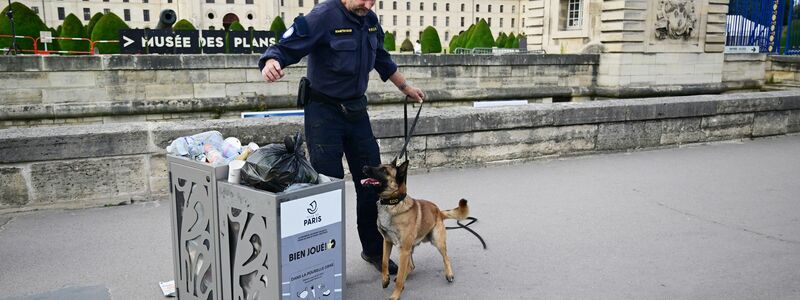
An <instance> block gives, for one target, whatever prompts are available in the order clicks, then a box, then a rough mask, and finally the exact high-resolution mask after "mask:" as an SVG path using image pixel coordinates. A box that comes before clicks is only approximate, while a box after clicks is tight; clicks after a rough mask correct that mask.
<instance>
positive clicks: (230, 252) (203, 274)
mask: <svg viewBox="0 0 800 300" xmlns="http://www.w3.org/2000/svg"><path fill="white" fill-rule="evenodd" d="M167 161H168V165H169V169H170V185H171V186H170V189H171V190H172V189H174V190H175V191H174V192H172V200H173V201H172V207H173V233H174V234H173V236H174V237H175V241H174V242H173V248H174V250H173V252H175V264H176V265H175V270H176V280H175V282H176V289H177V291H178V297H179V298H180V299H300V300H306V299H309V300H310V299H331V300H335V299H336V300H338V299H343V297H344V283H345V266H344V263H345V253H344V249H345V234H344V228H345V227H344V225H345V223H344V222H345V218H344V182H343V181H342V180H339V179H332V180H330V181H328V182H323V183H319V184H317V185H314V186H310V187H306V188H303V189H299V190H294V191H290V192H285V193H271V192H268V191H264V190H258V189H254V188H251V187H249V186H244V185H239V184H235V183H229V182H227V181H225V178H223V177H224V176H226V175H225V174H227V170H222V169H223V168H227V166H225V167H217V168H210V166H207V165H206V166H204V165H202V164H200V163H195V162H193V161H190V160H188V159H182V158H179V157H172V156H168V158H167ZM187 167H188V168H187ZM192 173H194V174H192ZM212 174H213V175H215V176H210V175H212ZM212 178H213V179H214V181H213V183H212V182H211V181H212V180H211V179H212ZM211 185H213V186H214V188H208V186H211ZM195 186H196V187H197V188H195ZM206 190H209V191H211V190H214V191H215V192H216V195H215V197H207V196H206V193H203V192H204V191H206ZM190 191H191V193H189V192H190ZM191 194H195V195H191ZM187 195H188V197H189V198H187ZM208 196H211V195H210V194H209V195H208ZM192 198H195V199H194V200H192ZM204 200H210V201H204ZM192 201H198V202H196V203H201V204H200V205H196V204H193V202H192ZM213 202H216V203H213ZM203 203H206V204H205V205H203ZM208 204H211V205H208ZM206 206H211V207H206ZM211 210H213V211H214V213H213V214H214V215H216V218H214V219H216V220H207V221H203V220H202V218H201V217H200V216H201V215H203V214H205V212H206V211H211ZM176 212H177V213H176ZM205 215H210V214H205ZM206 224H208V228H213V227H217V229H218V230H203V229H202V228H193V227H203V226H205V225H206ZM193 230H194V231H193ZM214 231H216V233H215V234H216V235H217V239H210V238H208V235H205V234H204V232H209V233H211V232H214ZM192 232H199V233H195V234H190V233H192ZM175 235H177V236H175ZM176 243H177V245H176ZM205 244H208V245H209V247H207V248H206V247H203V245H205ZM214 244H216V245H217V246H214ZM206 249H208V251H206ZM204 255H207V256H211V257H214V263H213V264H211V263H210V262H209V261H210V260H209V259H208V257H203V256H204ZM204 259H205V260H206V262H205V263H200V264H197V262H199V261H203V260H204ZM215 270H216V272H215ZM209 290H216V292H211V293H209Z"/></svg>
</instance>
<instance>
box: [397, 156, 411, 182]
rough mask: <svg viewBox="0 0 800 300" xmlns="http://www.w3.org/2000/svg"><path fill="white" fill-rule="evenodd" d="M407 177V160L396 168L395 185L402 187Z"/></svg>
mask: <svg viewBox="0 0 800 300" xmlns="http://www.w3.org/2000/svg"><path fill="white" fill-rule="evenodd" d="M407 175H408V160H406V161H404V162H403V163H402V164H400V166H398V167H397V176H396V177H397V184H398V185H402V184H403V183H405V182H406V176H407Z"/></svg>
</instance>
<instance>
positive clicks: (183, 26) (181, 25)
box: [172, 19, 197, 31]
mask: <svg viewBox="0 0 800 300" xmlns="http://www.w3.org/2000/svg"><path fill="white" fill-rule="evenodd" d="M172 30H173V31H177V30H197V28H195V27H194V25H193V24H192V22H189V21H188V20H186V19H181V20H180V21H178V22H175V25H174V26H172Z"/></svg>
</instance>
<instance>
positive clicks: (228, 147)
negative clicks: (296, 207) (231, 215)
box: [167, 131, 320, 193]
mask: <svg viewBox="0 0 800 300" xmlns="http://www.w3.org/2000/svg"><path fill="white" fill-rule="evenodd" d="M303 142H304V140H303V136H302V135H301V134H300V133H297V134H296V135H294V136H286V137H285V138H284V139H283V143H282V144H269V145H266V146H264V147H259V146H258V145H257V144H255V143H249V144H247V145H244V146H243V145H242V143H241V141H240V140H239V139H238V138H235V137H228V138H224V137H223V136H222V134H221V133H220V132H219V131H207V132H203V133H198V134H195V135H192V136H184V137H179V138H177V139H175V140H174V141H172V143H171V144H170V145H169V146H167V152H168V153H169V154H172V155H177V156H183V157H187V158H189V159H192V160H195V161H198V162H202V163H206V164H210V165H212V166H215V167H216V166H224V165H228V166H229V174H228V181H229V182H232V183H244V184H246V185H249V186H252V187H254V188H257V189H261V190H266V191H270V192H273V193H278V192H284V191H288V190H295V189H299V188H303V187H307V186H311V185H314V184H317V183H319V181H320V174H318V173H317V172H316V171H315V170H314V168H313V167H311V163H310V162H309V161H308V159H307V158H306V153H305V151H304V150H303Z"/></svg>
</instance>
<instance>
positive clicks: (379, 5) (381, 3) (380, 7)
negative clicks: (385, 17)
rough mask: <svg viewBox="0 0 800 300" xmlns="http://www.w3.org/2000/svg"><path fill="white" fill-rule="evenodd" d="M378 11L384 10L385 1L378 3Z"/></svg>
mask: <svg viewBox="0 0 800 300" xmlns="http://www.w3.org/2000/svg"><path fill="white" fill-rule="evenodd" d="M378 9H383V1H380V2H378Z"/></svg>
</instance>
